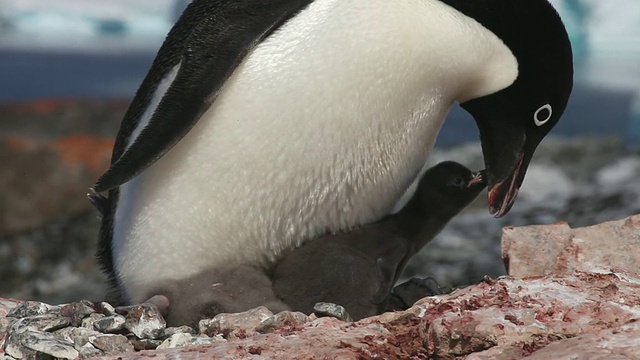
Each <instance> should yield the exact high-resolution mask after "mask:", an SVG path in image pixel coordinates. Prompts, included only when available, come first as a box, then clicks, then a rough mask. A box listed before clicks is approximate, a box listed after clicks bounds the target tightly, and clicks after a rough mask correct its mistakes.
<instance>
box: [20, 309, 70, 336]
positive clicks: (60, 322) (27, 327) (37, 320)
mask: <svg viewBox="0 0 640 360" xmlns="http://www.w3.org/2000/svg"><path fill="white" fill-rule="evenodd" d="M69 325H71V321H70V320H69V318H66V317H63V316H60V315H56V314H44V315H32V316H27V317H23V318H19V319H16V321H15V322H14V323H13V324H12V325H11V328H10V332H11V333H13V334H21V333H24V332H27V331H56V330H58V329H62V328H64V327H67V326H69Z"/></svg>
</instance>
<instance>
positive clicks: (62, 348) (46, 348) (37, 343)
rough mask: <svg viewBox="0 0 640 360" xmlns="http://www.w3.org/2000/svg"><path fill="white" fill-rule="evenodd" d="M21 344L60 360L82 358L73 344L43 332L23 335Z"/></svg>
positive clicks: (30, 332)
mask: <svg viewBox="0 0 640 360" xmlns="http://www.w3.org/2000/svg"><path fill="white" fill-rule="evenodd" d="M21 343H22V346H24V347H25V348H28V349H31V350H34V351H36V352H39V353H43V354H47V355H51V356H53V357H55V358H59V359H75V358H77V357H78V356H80V353H79V352H78V350H76V349H75V348H74V347H73V344H72V343H70V342H68V341H65V340H63V339H60V338H58V337H56V336H55V335H53V334H50V333H45V332H41V331H29V332H27V333H25V334H22V339H21Z"/></svg>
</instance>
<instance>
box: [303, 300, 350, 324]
mask: <svg viewBox="0 0 640 360" xmlns="http://www.w3.org/2000/svg"><path fill="white" fill-rule="evenodd" d="M313 313H314V314H316V316H318V317H324V316H331V317H334V318H336V319H338V320H342V321H347V322H351V321H353V319H351V316H349V313H347V310H346V309H345V308H344V307H343V306H341V305H338V304H333V303H326V302H319V303H317V304H315V305H314V306H313Z"/></svg>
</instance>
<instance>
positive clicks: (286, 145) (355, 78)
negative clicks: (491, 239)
mask: <svg viewBox="0 0 640 360" xmlns="http://www.w3.org/2000/svg"><path fill="white" fill-rule="evenodd" d="M357 3H360V4H364V2H362V1H358V0H341V1H334V0H317V1H315V2H314V3H312V4H311V5H310V7H309V8H307V9H305V10H304V11H303V12H302V13H300V14H298V15H297V16H296V17H295V18H293V19H291V20H290V21H289V22H288V23H287V24H285V25H284V26H283V27H282V28H281V29H279V30H278V31H276V32H275V33H274V34H272V35H271V36H270V37H269V38H268V39H267V40H265V41H264V42H263V43H262V44H260V45H259V46H258V47H257V48H256V49H255V50H254V51H253V52H252V53H251V54H250V56H248V57H247V59H245V61H244V62H243V63H242V64H241V65H240V66H239V67H238V69H237V70H236V71H235V73H234V74H233V75H232V77H231V78H230V79H229V81H228V82H227V83H226V84H225V86H224V87H223V88H222V90H221V92H220V94H219V97H218V98H217V100H216V101H215V102H214V103H213V105H212V106H211V107H210V108H209V109H208V111H206V113H204V115H203V116H202V118H201V119H200V120H199V122H198V123H197V124H196V125H195V127H194V128H193V129H192V130H191V131H190V132H189V133H188V134H187V135H186V136H185V137H184V138H183V139H182V140H181V141H180V142H179V143H178V144H177V145H176V146H175V147H174V148H172V149H171V150H170V151H169V152H168V153H167V154H166V155H164V156H163V157H162V158H161V159H159V160H158V161H157V162H156V163H154V164H153V165H152V166H151V167H150V168H148V169H147V170H146V171H145V172H143V173H142V174H141V175H139V176H138V177H136V178H134V179H133V180H132V181H130V182H128V183H126V184H124V185H122V186H121V188H120V198H119V204H118V208H117V210H116V216H115V224H114V237H113V241H114V242H113V245H114V262H115V267H116V272H117V274H118V276H119V279H120V282H121V284H122V285H123V286H124V290H125V292H126V296H127V297H128V298H129V300H131V301H141V300H144V299H143V298H142V297H144V296H145V294H144V293H145V292H146V291H148V290H149V289H150V287H152V286H154V285H155V284H156V283H157V281H158V280H160V279H180V278H184V277H187V276H189V275H192V274H194V273H197V272H199V271H202V270H203V269H205V268H208V267H212V266H216V265H223V264H238V263H253V264H262V265H266V264H268V263H269V262H271V261H273V260H275V259H277V258H278V256H279V255H280V254H281V252H282V251H283V250H286V249H290V248H292V247H294V246H295V245H298V244H300V243H301V242H303V241H304V240H306V239H309V238H310V237H313V236H317V235H319V234H323V233H326V232H327V231H329V232H335V231H339V230H343V229H348V228H350V227H354V226H357V225H360V224H365V223H369V222H372V221H375V220H377V219H379V218H380V217H382V216H384V215H385V214H387V213H388V212H389V211H390V210H391V208H392V207H393V205H394V204H395V203H396V201H397V200H398V199H399V198H400V196H401V195H402V194H403V192H404V191H405V190H406V189H407V187H408V186H409V185H410V184H411V183H412V182H413V181H414V180H415V178H416V176H417V174H418V173H419V172H420V170H421V169H422V167H423V166H424V164H425V161H426V160H427V157H428V155H429V151H430V150H431V148H432V147H433V144H434V141H435V137H436V135H437V133H438V132H439V129H440V127H441V125H442V122H443V120H444V117H445V116H446V113H447V111H448V110H449V107H450V105H451V103H452V101H453V100H454V96H456V94H455V93H454V92H455V91H456V90H457V89H453V88H452V84H453V83H455V81H454V80H452V78H454V75H453V74H450V73H449V74H448V73H447V67H446V66H444V67H443V68H438V67H435V66H434V65H433V64H440V63H442V60H441V59H438V52H437V48H436V49H429V40H430V39H428V38H427V39H425V38H424V33H425V32H429V31H436V30H435V29H438V27H442V26H443V24H439V23H431V24H429V23H428V22H429V19H433V18H434V16H436V17H437V15H438V14H439V16H443V14H442V12H443V11H450V10H448V9H449V8H448V7H445V6H444V5H442V4H441V3H440V2H439V1H422V2H414V1H406V2H392V1H389V0H368V1H367V2H366V4H367V5H366V6H367V7H369V8H371V9H374V10H371V9H370V10H367V11H363V10H362V9H360V8H358V7H357V6H355V5H354V4H357ZM391 3H393V4H391ZM420 4H421V5H420ZM361 6H365V5H361ZM416 10H418V12H416ZM420 11H423V12H427V13H428V14H427V15H425V14H423V13H419V12H420ZM438 12H440V13H438ZM329 13H333V14H335V13H340V14H341V16H340V17H335V15H330V14H329ZM332 16H333V17H332ZM350 16H359V17H365V18H359V19H358V20H354V19H350V18H349V17H350ZM366 17H368V18H366ZM425 18H426V19H425ZM425 22H426V23H425ZM416 24H419V25H420V26H421V28H420V29H415V28H413V27H414V26H416ZM424 27H427V28H426V29H425V28H424ZM431 28H433V30H430V29H431ZM439 31H440V32H441V31H444V30H443V29H440V30H439ZM452 36H455V34H452ZM380 38H384V40H383V41H381V40H380ZM418 45H421V47H420V46H418ZM434 46H435V45H434ZM445 65H446V64H445ZM425 66H426V67H427V68H425ZM429 66H430V68H429ZM143 125H144V123H143ZM143 125H141V126H143Z"/></svg>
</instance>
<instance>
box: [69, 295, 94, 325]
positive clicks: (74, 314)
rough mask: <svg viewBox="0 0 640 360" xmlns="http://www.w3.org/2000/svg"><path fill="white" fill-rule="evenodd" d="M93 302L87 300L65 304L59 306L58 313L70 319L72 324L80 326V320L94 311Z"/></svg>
mask: <svg viewBox="0 0 640 360" xmlns="http://www.w3.org/2000/svg"><path fill="white" fill-rule="evenodd" d="M95 312H96V310H95V309H94V308H93V304H92V303H91V302H89V301H87V300H81V301H79V302H75V303H71V304H66V305H63V306H61V307H60V314H61V315H62V316H65V317H67V318H69V319H70V320H71V324H72V325H73V326H80V324H81V323H82V320H83V319H84V318H86V317H87V316H89V315H91V314H93V313H95Z"/></svg>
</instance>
